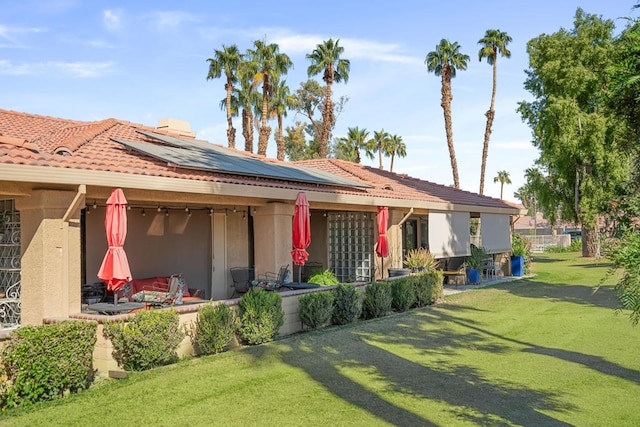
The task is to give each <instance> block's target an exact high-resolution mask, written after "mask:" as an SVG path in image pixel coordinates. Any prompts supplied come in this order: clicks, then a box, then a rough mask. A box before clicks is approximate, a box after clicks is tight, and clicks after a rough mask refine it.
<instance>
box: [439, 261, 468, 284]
mask: <svg viewBox="0 0 640 427" xmlns="http://www.w3.org/2000/svg"><path fill="white" fill-rule="evenodd" d="M443 273H444V277H445V279H446V281H447V284H449V285H452V284H453V283H452V281H453V280H455V281H456V283H455V284H456V285H458V280H457V279H460V281H461V282H462V284H463V285H466V284H467V266H466V264H465V262H464V258H463V259H462V262H461V263H458V261H456V259H455V258H453V259H449V260H448V261H447V263H446V268H445V270H444V271H443Z"/></svg>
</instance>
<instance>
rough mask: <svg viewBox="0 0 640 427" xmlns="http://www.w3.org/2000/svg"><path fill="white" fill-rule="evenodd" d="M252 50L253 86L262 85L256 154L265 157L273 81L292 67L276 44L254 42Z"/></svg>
mask: <svg viewBox="0 0 640 427" xmlns="http://www.w3.org/2000/svg"><path fill="white" fill-rule="evenodd" d="M253 46H254V49H250V50H249V55H250V58H251V60H250V61H251V62H252V63H253V66H255V67H256V68H257V74H256V75H255V76H254V82H255V84H262V107H261V109H260V110H261V114H260V118H261V126H260V134H259V136H258V154H260V155H262V156H266V155H267V145H268V144H269V136H270V135H271V128H270V127H269V126H267V118H268V116H269V101H270V99H271V96H272V95H273V81H274V80H277V79H278V78H279V77H280V76H282V75H284V74H287V71H288V70H289V68H291V67H292V66H293V63H292V62H291V59H290V58H289V57H288V56H287V55H286V54H284V53H280V47H279V46H278V45H277V44H276V43H270V44H267V42H266V40H255V41H254V42H253Z"/></svg>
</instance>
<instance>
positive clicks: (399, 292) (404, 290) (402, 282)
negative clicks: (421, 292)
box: [391, 277, 416, 311]
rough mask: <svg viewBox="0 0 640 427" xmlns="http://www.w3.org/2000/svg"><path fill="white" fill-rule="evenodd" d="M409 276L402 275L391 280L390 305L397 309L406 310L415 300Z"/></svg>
mask: <svg viewBox="0 0 640 427" xmlns="http://www.w3.org/2000/svg"><path fill="white" fill-rule="evenodd" d="M411 279H412V278H411V277H403V278H402V279H397V280H394V281H393V282H391V307H393V309H394V310H397V311H407V310H408V309H409V308H410V307H411V306H412V305H413V304H414V303H415V302H416V293H415V290H414V286H413V280H411Z"/></svg>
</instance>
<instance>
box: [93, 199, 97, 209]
mask: <svg viewBox="0 0 640 427" xmlns="http://www.w3.org/2000/svg"><path fill="white" fill-rule="evenodd" d="M93 209H98V204H97V203H96V201H95V200H94V201H93Z"/></svg>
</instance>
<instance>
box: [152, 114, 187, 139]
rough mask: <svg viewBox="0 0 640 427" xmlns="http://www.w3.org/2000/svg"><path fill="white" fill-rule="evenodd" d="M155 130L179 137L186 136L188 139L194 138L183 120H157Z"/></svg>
mask: <svg viewBox="0 0 640 427" xmlns="http://www.w3.org/2000/svg"><path fill="white" fill-rule="evenodd" d="M157 129H158V130H164V131H166V132H169V133H173V134H177V135H180V136H188V137H190V138H195V136H196V133H195V132H193V131H192V130H191V125H189V122H187V121H184V120H178V119H171V118H166V119H160V120H158V127H157Z"/></svg>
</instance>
